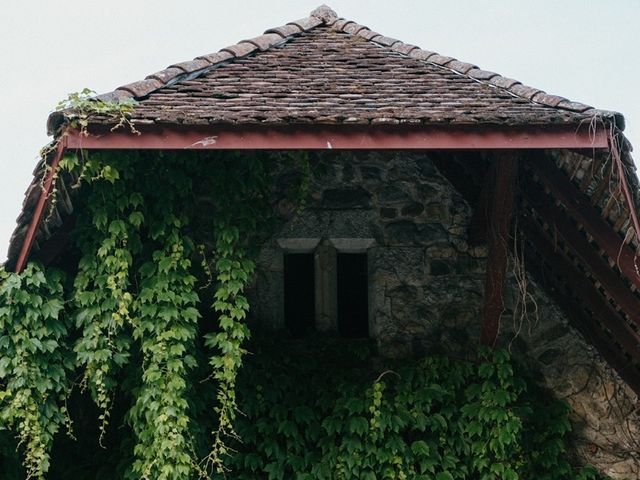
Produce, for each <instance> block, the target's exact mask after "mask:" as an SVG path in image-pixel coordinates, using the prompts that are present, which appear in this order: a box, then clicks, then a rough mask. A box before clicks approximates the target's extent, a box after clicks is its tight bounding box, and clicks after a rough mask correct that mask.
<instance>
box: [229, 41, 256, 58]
mask: <svg viewBox="0 0 640 480" xmlns="http://www.w3.org/2000/svg"><path fill="white" fill-rule="evenodd" d="M257 49H258V46H257V45H255V44H253V43H250V42H247V41H243V42H240V43H237V44H235V45H231V46H229V47H225V48H223V49H222V50H220V51H221V52H229V53H230V54H231V55H233V56H234V57H244V56H245V55H249V54H250V53H251V52H253V51H255V50H257Z"/></svg>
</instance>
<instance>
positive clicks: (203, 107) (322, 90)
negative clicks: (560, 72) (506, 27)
mask: <svg viewBox="0 0 640 480" xmlns="http://www.w3.org/2000/svg"><path fill="white" fill-rule="evenodd" d="M362 39H366V40H369V41H363V40H362ZM275 46H278V48H274V47H275ZM214 67H215V68H214ZM123 95H133V96H134V97H135V98H136V99H137V100H138V104H137V105H136V107H135V110H134V114H133V120H134V121H137V122H139V123H142V124H148V123H162V124H170V123H180V124H210V123H220V122H222V123H270V122H274V123H281V122H314V121H315V122H318V123H341V122H346V121H349V122H350V123H370V122H373V121H374V120H375V121H376V122H381V121H387V122H390V121H391V120H390V119H394V120H397V121H398V122H404V121H412V122H415V121H420V122H426V123H463V124H478V123H487V122H489V123H492V124H496V123H499V124H531V123H534V124H545V123H579V122H582V121H583V120H584V119H585V118H586V116H587V115H592V114H593V112H594V111H593V110H592V109H591V107H589V106H587V105H583V104H579V103H575V102H570V101H568V100H565V99H563V98H562V97H556V96H554V95H549V94H546V93H544V92H542V91H540V90H538V89H535V88H531V87H527V86H525V85H522V84H521V83H520V82H518V81H516V80H512V79H508V78H505V77H502V76H500V75H499V74H497V73H494V72H489V71H486V70H482V69H480V68H478V67H477V66H475V65H473V64H470V63H466V62H462V61H460V60H457V59H455V58H452V57H448V56H445V55H440V54H438V53H435V52H430V51H426V50H421V49H420V48H418V47H416V46H414V45H409V44H405V43H403V42H401V41H399V40H396V39H394V38H390V37H385V36H383V35H380V34H378V33H376V32H374V31H372V30H370V29H368V28H367V27H365V26H363V25H360V24H358V23H355V22H352V21H350V20H345V19H341V18H338V16H337V15H336V14H335V12H334V11H333V10H331V9H330V8H329V7H327V6H326V5H323V6H321V7H319V8H317V9H316V10H314V11H313V12H312V13H311V14H310V16H309V17H307V18H303V19H300V20H296V21H294V22H290V23H288V24H287V25H284V26H280V27H275V28H271V29H268V30H266V32H265V34H263V35H260V36H258V37H255V38H252V39H249V40H243V41H241V42H239V43H238V44H235V45H231V46H229V47H226V48H223V49H222V50H221V51H220V52H217V53H213V54H209V55H204V56H201V57H197V58H196V59H195V60H192V61H189V62H182V63H178V64H174V65H172V66H170V67H169V68H167V69H165V70H162V71H160V72H156V73H155V74H152V75H150V76H149V77H148V78H147V79H146V80H143V81H141V82H135V83H132V84H129V85H125V86H123V87H120V88H119V89H117V91H116V93H112V94H107V95H106V96H102V97H101V98H108V99H113V100H115V101H117V100H118V98H121V96H123ZM381 119H388V120H381ZM95 121H96V122H100V121H102V120H100V119H95ZM50 123H51V124H52V125H57V122H53V121H52V122H50Z"/></svg>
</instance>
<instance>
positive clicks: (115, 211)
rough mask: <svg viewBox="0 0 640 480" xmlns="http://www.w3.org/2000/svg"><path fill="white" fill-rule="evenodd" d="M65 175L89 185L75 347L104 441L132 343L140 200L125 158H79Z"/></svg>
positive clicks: (81, 226)
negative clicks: (132, 289)
mask: <svg viewBox="0 0 640 480" xmlns="http://www.w3.org/2000/svg"><path fill="white" fill-rule="evenodd" d="M62 167H63V168H64V169H67V170H69V171H73V170H74V169H79V170H80V174H81V176H82V177H84V178H85V179H86V180H87V181H89V182H91V184H92V185H91V186H92V188H91V191H90V192H89V194H88V196H87V198H86V208H85V209H84V210H82V211H81V212H80V214H79V218H78V227H77V229H76V232H77V243H78V245H79V247H80V250H81V252H82V257H81V259H80V262H79V265H78V272H77V274H76V277H75V282H74V292H73V300H74V305H75V319H76V326H77V328H79V329H81V335H80V337H79V339H78V341H77V342H76V344H75V351H76V353H77V363H78V365H80V366H81V367H83V368H84V373H83V382H82V385H83V386H87V387H89V388H90V390H91V394H92V396H93V398H94V400H95V401H96V404H97V405H98V407H99V408H100V411H101V413H100V418H99V420H100V422H101V427H100V432H101V438H102V436H103V435H104V432H105V428H106V426H107V425H108V418H109V407H110V404H111V401H112V391H113V389H114V387H115V384H116V380H115V374H116V373H117V370H118V369H119V368H120V367H122V366H123V365H125V364H126V363H127V360H128V358H129V349H130V345H131V341H132V327H133V326H132V317H131V313H132V312H131V308H132V302H133V296H132V293H131V292H130V287H131V283H132V282H131V272H130V270H131V268H132V264H133V257H134V255H136V254H137V253H139V252H140V250H141V240H140V226H141V224H142V221H143V219H144V215H143V213H142V211H141V208H142V207H143V199H142V195H141V194H140V193H139V192H137V191H136V190H135V188H133V187H134V185H135V182H134V180H135V170H134V168H133V166H132V165H131V164H130V163H128V162H126V161H124V159H122V158H118V157H116V158H113V159H111V161H110V163H109V162H105V161H104V160H103V159H102V157H101V156H100V155H93V156H92V157H90V158H88V159H87V161H86V163H84V164H83V165H82V167H81V168H80V165H79V164H78V157H77V156H75V155H72V156H69V157H67V158H65V159H64V163H63V165H62Z"/></svg>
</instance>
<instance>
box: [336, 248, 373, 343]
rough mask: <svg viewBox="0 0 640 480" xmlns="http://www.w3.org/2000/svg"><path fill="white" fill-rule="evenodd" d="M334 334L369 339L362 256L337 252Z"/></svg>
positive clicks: (365, 268)
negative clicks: (336, 305) (335, 329)
mask: <svg viewBox="0 0 640 480" xmlns="http://www.w3.org/2000/svg"><path fill="white" fill-rule="evenodd" d="M337 273H338V332H339V333H340V336H342V337H346V338H361V337H368V336H369V295H368V283H369V282H368V274H367V254H366V253H338V272H337Z"/></svg>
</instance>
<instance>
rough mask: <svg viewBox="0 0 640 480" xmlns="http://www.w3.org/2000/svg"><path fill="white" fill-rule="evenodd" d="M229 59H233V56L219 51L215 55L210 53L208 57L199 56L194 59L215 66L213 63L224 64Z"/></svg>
mask: <svg viewBox="0 0 640 480" xmlns="http://www.w3.org/2000/svg"><path fill="white" fill-rule="evenodd" d="M230 58H233V55H232V54H231V53H230V52H223V51H220V52H216V53H210V54H209V55H201V56H199V57H196V58H195V59H196V60H206V61H207V62H209V63H210V64H215V63H220V62H224V61H225V60H229V59H230Z"/></svg>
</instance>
